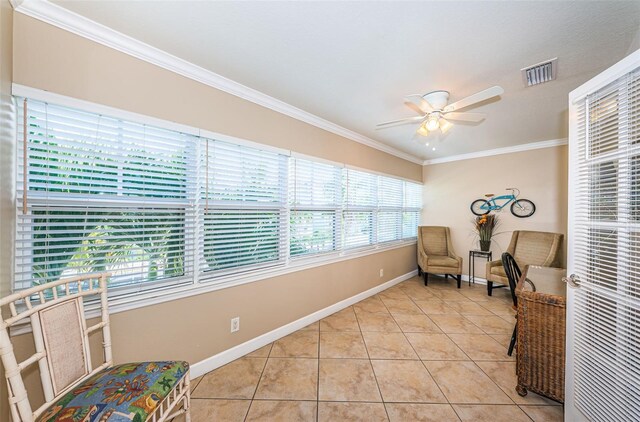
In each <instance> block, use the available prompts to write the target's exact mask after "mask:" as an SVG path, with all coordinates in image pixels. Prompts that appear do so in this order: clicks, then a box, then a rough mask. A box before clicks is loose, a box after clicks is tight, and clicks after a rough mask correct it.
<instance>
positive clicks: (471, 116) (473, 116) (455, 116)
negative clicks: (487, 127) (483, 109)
mask: <svg viewBox="0 0 640 422" xmlns="http://www.w3.org/2000/svg"><path fill="white" fill-rule="evenodd" d="M444 115H445V116H446V117H447V119H448V120H454V121H455V120H457V121H459V122H473V123H477V122H481V121H483V120H484V119H485V118H486V117H487V115H486V114H484V113H456V112H451V113H444Z"/></svg>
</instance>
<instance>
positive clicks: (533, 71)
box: [521, 57, 558, 86]
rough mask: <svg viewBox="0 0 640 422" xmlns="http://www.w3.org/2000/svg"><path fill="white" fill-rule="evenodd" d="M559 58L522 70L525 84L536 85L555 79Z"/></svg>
mask: <svg viewBox="0 0 640 422" xmlns="http://www.w3.org/2000/svg"><path fill="white" fill-rule="evenodd" d="M557 68H558V58H557V57H556V58H554V59H551V60H546V61H544V62H542V63H538V64H534V65H533V66H529V67H525V68H524V69H521V71H522V81H523V82H524V85H525V86H534V85H539V84H543V83H545V82H549V81H553V80H554V79H555V78H556V71H557Z"/></svg>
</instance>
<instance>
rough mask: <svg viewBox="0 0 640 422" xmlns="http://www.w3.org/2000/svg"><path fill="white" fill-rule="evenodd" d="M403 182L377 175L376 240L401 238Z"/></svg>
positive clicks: (386, 240)
mask: <svg viewBox="0 0 640 422" xmlns="http://www.w3.org/2000/svg"><path fill="white" fill-rule="evenodd" d="M404 184H405V182H403V181H402V180H400V179H394V178H391V177H385V176H378V242H380V243H384V242H392V241H395V240H400V239H402V205H403V202H402V198H403V188H404Z"/></svg>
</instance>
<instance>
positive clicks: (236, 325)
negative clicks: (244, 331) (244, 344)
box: [231, 316, 240, 333]
mask: <svg viewBox="0 0 640 422" xmlns="http://www.w3.org/2000/svg"><path fill="white" fill-rule="evenodd" d="M236 331H240V317H239V316H237V317H235V318H231V332H232V333H235V332H236Z"/></svg>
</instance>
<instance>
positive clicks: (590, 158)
mask: <svg viewBox="0 0 640 422" xmlns="http://www.w3.org/2000/svg"><path fill="white" fill-rule="evenodd" d="M569 109H570V113H569V114H570V129H569V156H570V165H569V192H570V194H569V244H568V262H567V264H568V271H567V273H568V274H571V276H570V277H569V278H568V280H567V281H568V282H569V284H570V287H569V288H568V289H567V297H568V305H567V356H566V357H567V371H566V391H565V420H567V421H571V422H573V421H577V422H578V421H598V422H600V421H603V422H608V421H611V422H625V421H639V420H640V51H636V52H635V53H633V54H632V55H630V56H629V57H627V58H625V59H624V60H622V61H621V62H619V63H617V64H616V65H614V66H613V67H611V68H610V69H608V70H606V71H605V72H603V73H602V74H600V75H598V76H597V77H596V78H594V79H592V80H591V81H589V82H587V83H586V84H584V85H583V86H581V87H580V88H578V89H576V90H575V91H573V92H572V93H571V94H570V96H569Z"/></svg>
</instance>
